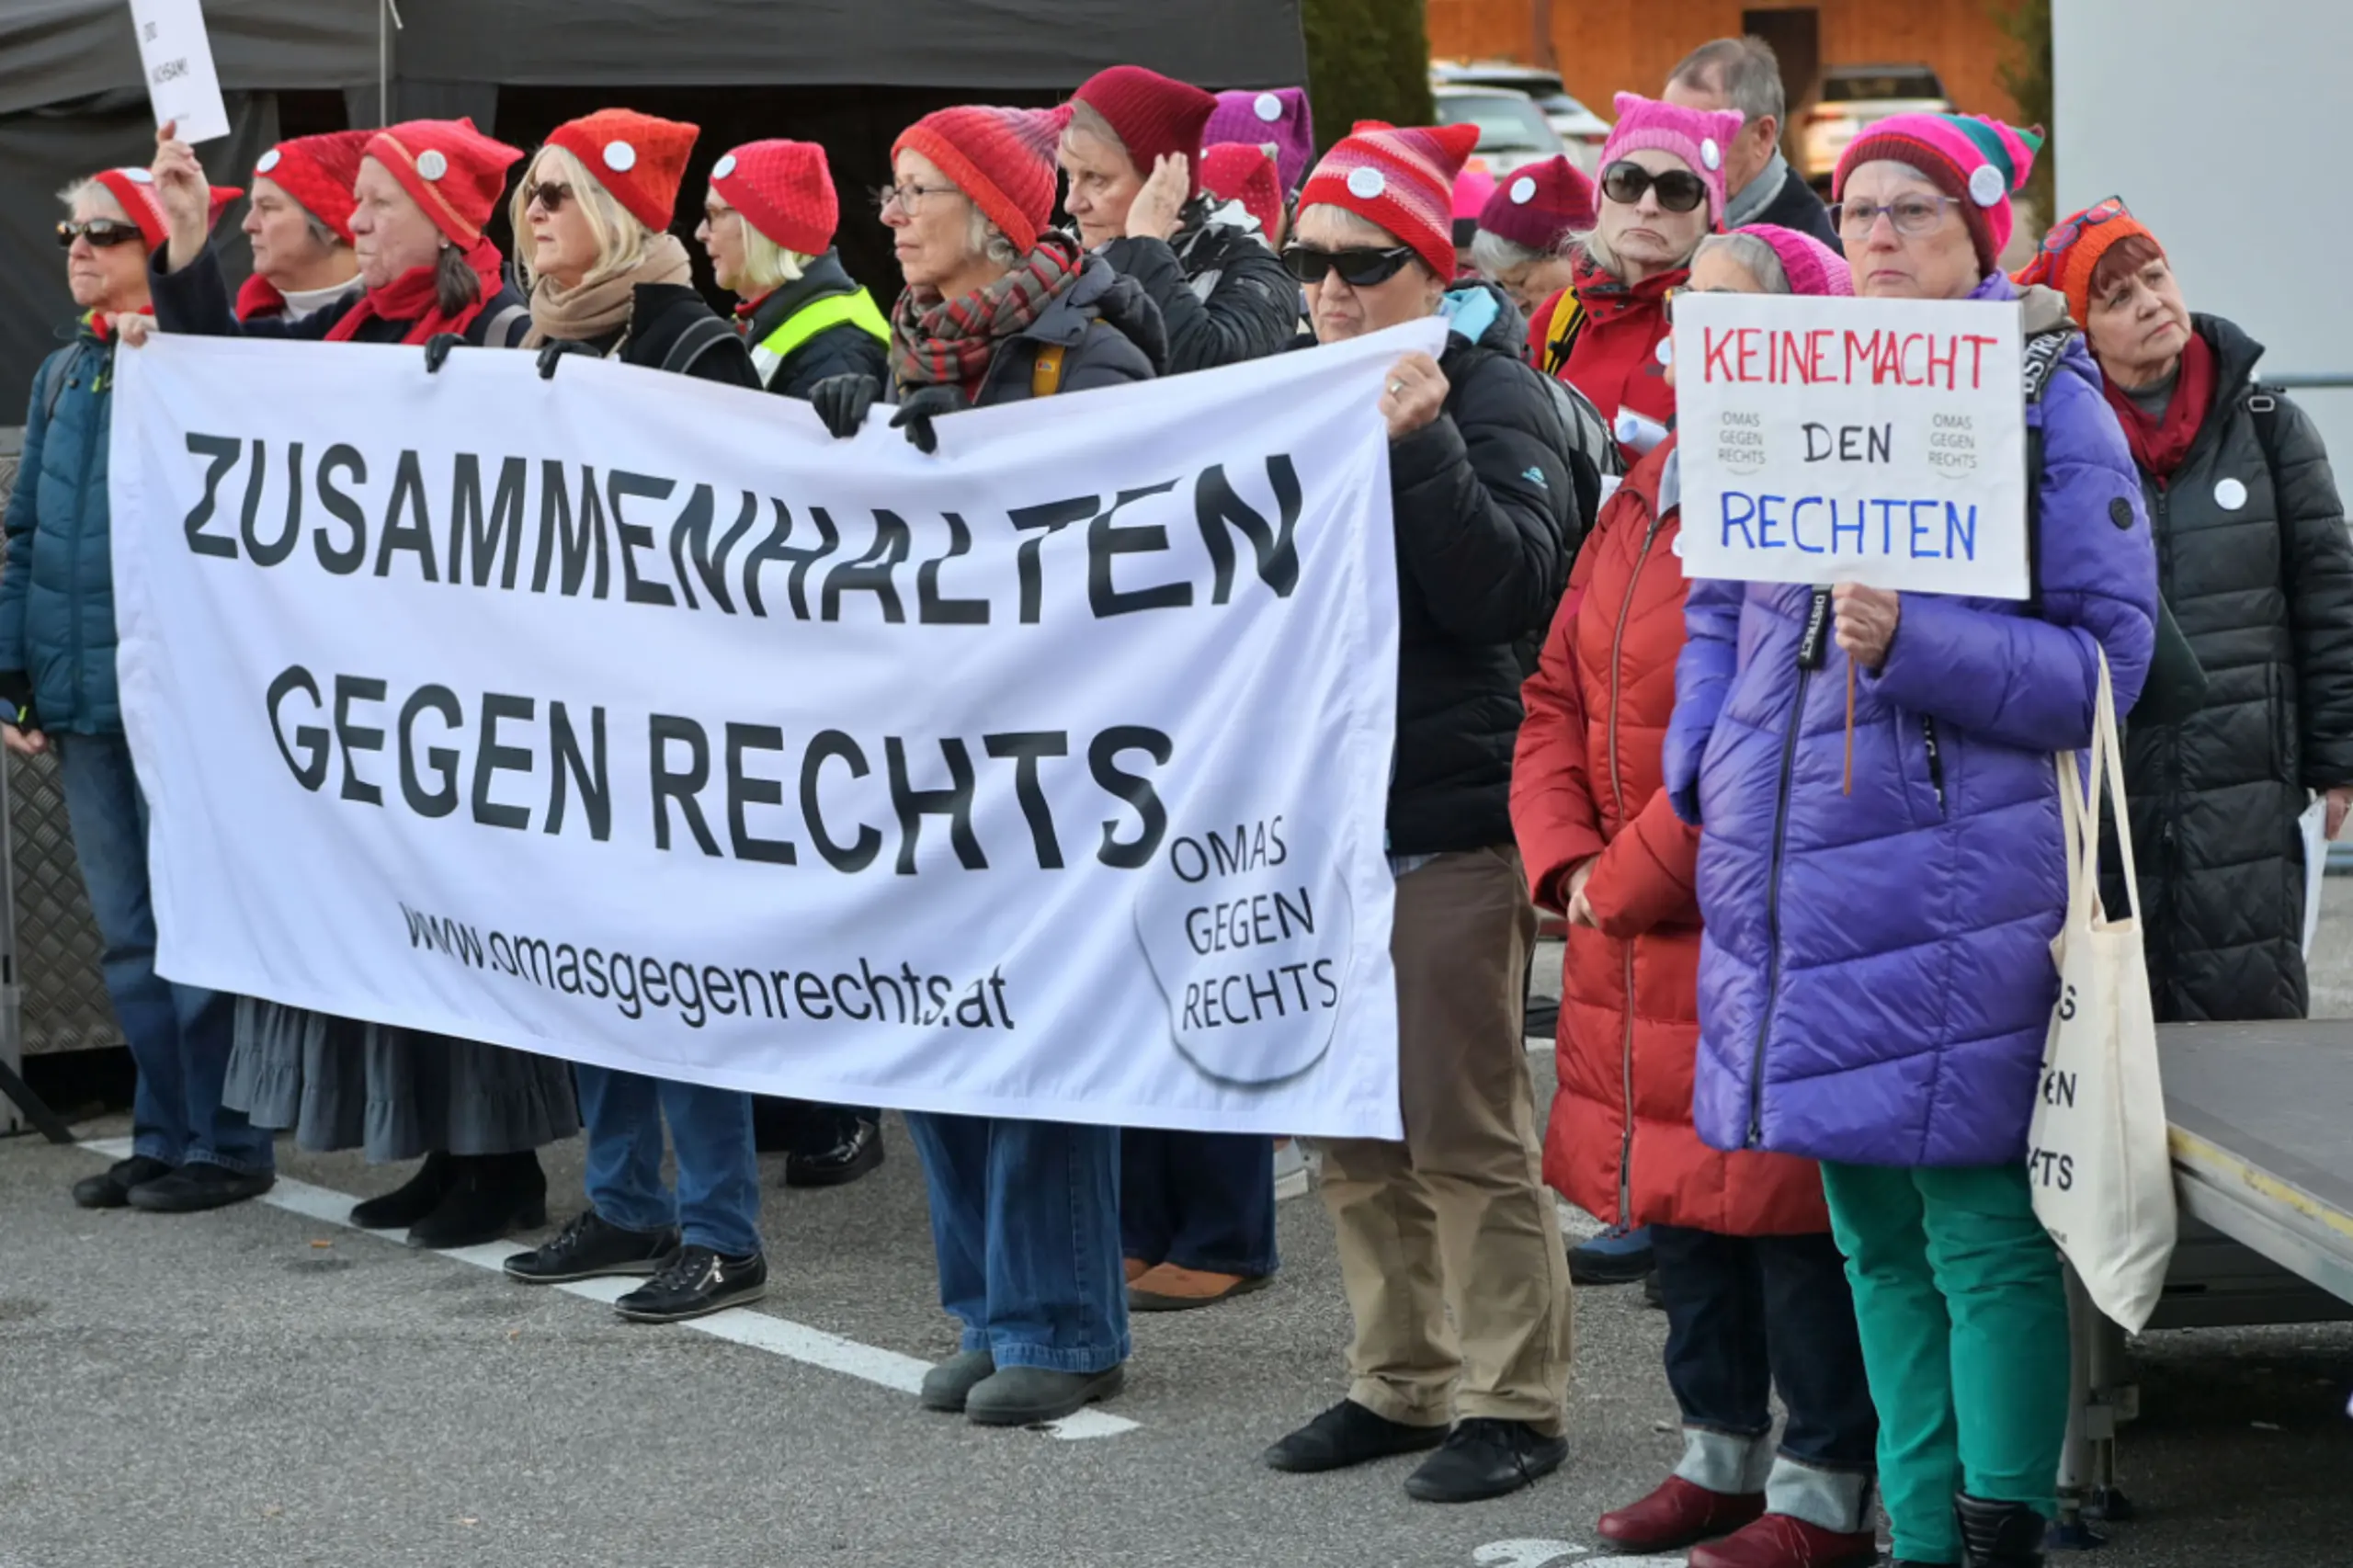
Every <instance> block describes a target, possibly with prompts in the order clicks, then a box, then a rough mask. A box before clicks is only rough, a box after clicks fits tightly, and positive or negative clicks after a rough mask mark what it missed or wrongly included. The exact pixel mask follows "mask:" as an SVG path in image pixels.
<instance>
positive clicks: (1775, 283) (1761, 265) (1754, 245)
mask: <svg viewBox="0 0 2353 1568" xmlns="http://www.w3.org/2000/svg"><path fill="white" fill-rule="evenodd" d="M1719 250H1720V251H1722V252H1723V253H1724V254H1725V255H1726V256H1731V257H1732V258H1733V260H1734V261H1736V262H1738V263H1740V265H1741V266H1742V267H1743V268H1745V270H1746V271H1747V273H1748V275H1749V276H1750V277H1751V278H1756V281H1757V283H1758V285H1759V286H1761V287H1762V288H1763V289H1764V290H1765V292H1767V293H1768V294H1786V293H1789V292H1790V275H1789V272H1788V270H1787V269H1786V268H1784V267H1782V266H1781V258H1780V257H1779V256H1777V255H1776V254H1774V250H1773V247H1772V246H1771V245H1768V244H1766V243H1765V242H1764V241H1763V240H1761V239H1759V238H1757V237H1756V235H1755V234H1745V233H1741V232H1740V231H1739V230H1737V229H1735V230H1733V232H1732V233H1729V234H1710V235H1709V236H1708V237H1707V238H1706V239H1704V240H1701V241H1700V242H1699V249H1698V250H1696V251H1693V252H1692V253H1691V259H1692V261H1693V262H1694V263H1695V264H1696V263H1697V262H1698V261H1699V258H1700V257H1701V256H1706V255H1707V254H1708V253H1709V252H1710V251H1719Z"/></svg>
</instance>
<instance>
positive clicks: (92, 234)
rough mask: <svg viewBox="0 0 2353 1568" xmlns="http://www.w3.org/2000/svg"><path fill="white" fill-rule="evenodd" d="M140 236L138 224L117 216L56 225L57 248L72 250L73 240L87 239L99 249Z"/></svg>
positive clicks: (127, 241) (108, 247)
mask: <svg viewBox="0 0 2353 1568" xmlns="http://www.w3.org/2000/svg"><path fill="white" fill-rule="evenodd" d="M142 237H143V236H142V234H141V233H139V225H138V224H136V223H126V222H122V221H121V220H120V219H118V218H93V219H91V220H90V221H89V222H86V223H60V224H59V225H57V248H58V249H59V250H72V249H73V248H74V241H75V240H87V241H89V242H90V243H91V244H94V245H96V246H97V248H98V249H100V250H109V249H112V248H113V247H114V246H116V245H127V244H130V243H131V241H133V240H136V239H140V238H142Z"/></svg>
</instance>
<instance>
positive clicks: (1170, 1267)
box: [1128, 1259, 1271, 1312]
mask: <svg viewBox="0 0 2353 1568" xmlns="http://www.w3.org/2000/svg"><path fill="white" fill-rule="evenodd" d="M1131 1261H1132V1259H1131ZM1270 1278H1271V1277H1270V1276H1267V1275H1264V1274H1260V1275H1255V1276H1254V1275H1248V1274H1211V1273H1209V1272H1207V1271H1206V1270H1203V1269H1199V1268H1180V1267H1177V1266H1176V1264H1173V1263H1164V1264H1160V1265H1158V1266H1157V1267H1153V1268H1149V1269H1146V1270H1145V1271H1144V1272H1143V1273H1142V1274H1140V1275H1137V1276H1136V1277H1135V1278H1132V1279H1131V1280H1129V1281H1128V1311H1130V1312H1191V1311H1193V1310H1194V1309H1195V1308H1197V1307H1213V1306H1215V1305H1217V1304H1218V1303H1219V1302H1220V1301H1226V1300H1228V1299H1230V1298H1232V1297H1234V1296H1246V1295H1248V1294H1249V1293H1250V1292H1251V1291H1253V1290H1265V1289H1266V1288H1267V1284H1268V1283H1269V1281H1270Z"/></svg>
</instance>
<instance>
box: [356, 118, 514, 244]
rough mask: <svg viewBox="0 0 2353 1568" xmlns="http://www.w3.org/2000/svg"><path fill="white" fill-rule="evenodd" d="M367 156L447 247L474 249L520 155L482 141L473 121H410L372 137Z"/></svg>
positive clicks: (501, 144) (491, 141)
mask: <svg viewBox="0 0 2353 1568" xmlns="http://www.w3.org/2000/svg"><path fill="white" fill-rule="evenodd" d="M366 155H367V156H369V157H370V158H373V159H375V160H376V162H378V163H379V164H381V165H383V166H384V172H385V173H387V174H389V175H391V176H392V177H393V178H394V179H396V180H398V181H400V182H401V188H402V189H404V190H405V191H407V192H408V193H409V195H410V196H411V197H413V198H415V201H416V204H417V205H418V206H419V207H422V208H423V209H425V215H426V217H427V218H430V219H431V220H433V226H434V227H435V228H437V229H438V230H440V231H441V232H442V233H444V234H446V235H448V236H449V241H450V243H451V244H458V245H463V246H465V247H467V248H468V249H472V247H473V246H474V245H475V244H477V243H478V242H480V240H481V239H482V226H483V224H484V223H487V222H490V214H491V210H492V209H494V208H495V207H496V206H497V205H498V194H499V192H501V191H503V190H505V189H506V171H507V170H508V169H510V168H512V167H514V166H515V160H516V159H517V158H519V157H521V156H522V155H523V150H522V149H521V148H519V147H509V146H508V145H507V144H506V142H499V141H495V140H494V139H493V138H491V137H488V136H484V135H483V133H482V132H481V131H476V130H475V129H474V122H473V121H472V120H471V119H412V120H406V121H404V122H403V123H402V124H399V125H392V126H387V127H385V128H384V129H383V130H381V131H378V132H376V134H375V135H373V136H370V137H369V139H368V147H367V154H366Z"/></svg>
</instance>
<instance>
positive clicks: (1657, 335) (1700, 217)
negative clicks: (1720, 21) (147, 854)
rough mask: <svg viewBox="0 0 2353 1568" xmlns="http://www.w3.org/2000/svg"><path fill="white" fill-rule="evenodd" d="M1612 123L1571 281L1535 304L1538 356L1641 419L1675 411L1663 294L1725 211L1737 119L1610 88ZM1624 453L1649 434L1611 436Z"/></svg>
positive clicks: (1607, 408) (1612, 410)
mask: <svg viewBox="0 0 2353 1568" xmlns="http://www.w3.org/2000/svg"><path fill="white" fill-rule="evenodd" d="M1617 108H1618V124H1617V126H1616V128H1615V129H1613V130H1612V131H1610V133H1609V140H1608V142H1607V143H1605V144H1604V145H1603V147H1602V150H1601V158H1602V164H1601V181H1600V200H1599V201H1598V202H1597V206H1596V222H1595V226H1594V230H1593V233H1590V234H1587V235H1586V237H1585V244H1584V246H1583V250H1582V254H1581V255H1580V256H1579V257H1578V260H1577V267H1576V280H1575V282H1574V284H1572V285H1571V287H1570V288H1569V289H1568V290H1564V291H1563V293H1561V294H1559V295H1555V296H1554V297H1553V299H1552V301H1548V303H1547V304H1546V305H1545V306H1544V307H1542V308H1540V309H1539V311H1538V312H1537V315H1536V321H1535V324H1534V326H1533V329H1532V331H1531V334H1530V347H1531V351H1532V352H1533V354H1534V355H1535V358H1536V362H1537V363H1538V364H1539V365H1540V366H1542V367H1543V368H1544V369H1546V370H1548V371H1549V372H1551V373H1552V374H1553V375H1556V376H1559V377H1560V378H1561V379H1562V380H1563V381H1567V382H1569V383H1570V384H1571V385H1572V386H1574V387H1575V388H1576V389H1577V390H1578V391H1579V392H1583V393H1585V395H1586V397H1588V398H1590V399H1592V400H1593V405H1594V406H1595V407H1596V408H1597V409H1599V410H1600V411H1601V415H1602V417H1603V418H1605V419H1608V420H1610V421H1612V422H1613V423H1616V422H1617V421H1618V416H1619V411H1620V409H1621V408H1622V409H1626V410H1630V411H1631V412H1632V413H1634V414H1637V415H1642V416H1643V419H1644V420H1646V421H1648V422H1649V423H1650V424H1651V425H1654V426H1665V425H1666V424H1667V423H1668V422H1669V421H1670V420H1671V419H1672V418H1673V417H1674V415H1675V393H1674V391H1673V390H1672V389H1671V388H1670V387H1668V385H1667V384H1666V381H1665V376H1664V374H1663V372H1664V371H1665V363H1664V362H1663V361H1662V360H1661V359H1660V358H1659V356H1660V353H1661V351H1662V350H1661V347H1660V346H1661V344H1663V343H1664V342H1665V339H1666V335H1667V323H1666V309H1665V305H1666V297H1667V295H1669V294H1670V293H1672V292H1674V290H1676V288H1677V286H1678V285H1680V284H1681V283H1682V281H1683V279H1684V278H1685V277H1686V276H1688V268H1689V267H1690V265H1691V254H1692V252H1694V251H1696V250H1697V249H1699V242H1700V241H1701V240H1702V239H1704V238H1706V237H1707V235H1708V233H1710V232H1711V230H1713V229H1714V228H1715V226H1716V224H1717V222H1719V221H1720V220H1721V219H1722V216H1723V210H1724V173H1723V168H1724V150H1725V149H1726V148H1728V147H1730V146H1731V145H1732V139H1733V137H1734V136H1736V135H1738V134H1739V133H1740V116H1739V114H1737V113H1736V112H1734V111H1733V110H1730V109H1725V110H1704V109H1691V108H1681V107H1679V106H1677V105H1675V104H1666V103H1657V102H1654V101H1653V100H1651V99H1649V98H1644V97H1636V96H1635V95H1633V94H1632V93H1620V94H1619V95H1618V103H1617ZM1619 438H1620V442H1621V443H1624V444H1625V445H1626V446H1627V448H1628V450H1627V458H1628V460H1629V461H1631V460H1635V459H1637V458H1639V457H1640V456H1641V455H1642V452H1643V449H1645V448H1647V447H1648V446H1650V445H1653V444H1654V442H1655V437H1652V438H1651V439H1647V440H1644V439H1637V440H1633V441H1628V440H1627V438H1626V434H1625V432H1623V431H1621V432H1620V437H1619Z"/></svg>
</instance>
